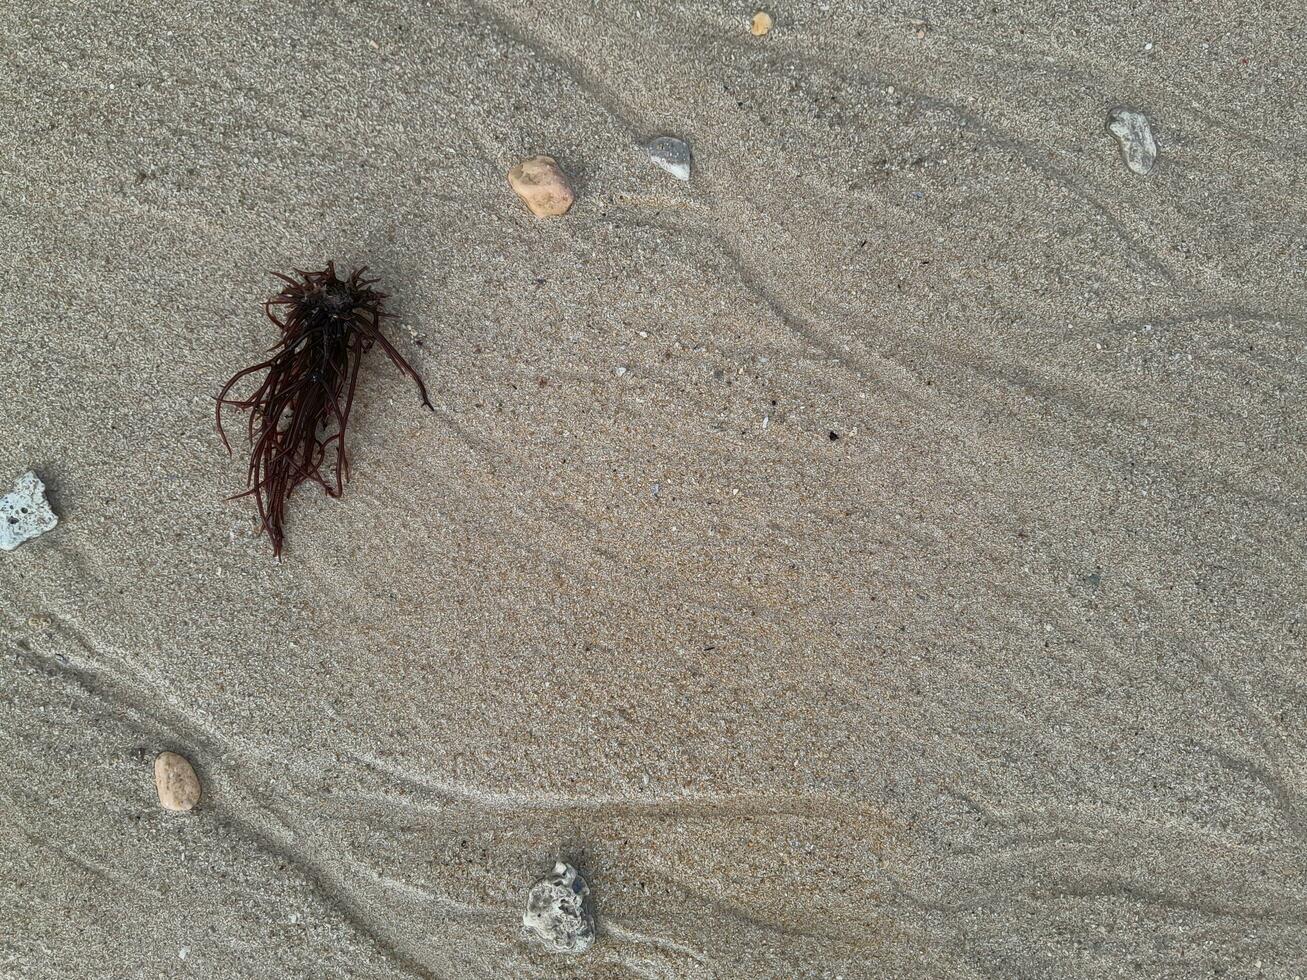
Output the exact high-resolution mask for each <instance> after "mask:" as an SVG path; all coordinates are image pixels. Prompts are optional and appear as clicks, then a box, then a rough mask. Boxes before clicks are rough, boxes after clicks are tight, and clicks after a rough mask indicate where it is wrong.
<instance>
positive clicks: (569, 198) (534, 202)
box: [508, 155, 576, 218]
mask: <svg viewBox="0 0 1307 980" xmlns="http://www.w3.org/2000/svg"><path fill="white" fill-rule="evenodd" d="M508 183H509V184H510V185H511V186H512V188H513V190H515V191H516V192H517V196H518V197H520V198H521V199H522V200H523V201H525V202H526V206H527V207H528V208H530V209H531V213H532V214H534V215H535V216H536V217H537V218H556V217H558V216H559V215H561V214H567V209H568V208H570V207H571V206H572V202H573V201H575V200H576V195H575V194H574V193H572V186H571V185H570V184H569V183H568V182H567V175H566V174H565V173H563V170H562V168H561V167H559V166H558V161H557V160H555V159H554V158H553V157H550V156H544V155H541V156H535V157H528V158H527V159H526V160H523V161H522V162H521V163H519V164H518V165H517V166H516V167H514V168H513V169H512V170H510V171H509V172H508Z"/></svg>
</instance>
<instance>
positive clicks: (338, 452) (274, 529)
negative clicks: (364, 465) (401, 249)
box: [214, 262, 435, 556]
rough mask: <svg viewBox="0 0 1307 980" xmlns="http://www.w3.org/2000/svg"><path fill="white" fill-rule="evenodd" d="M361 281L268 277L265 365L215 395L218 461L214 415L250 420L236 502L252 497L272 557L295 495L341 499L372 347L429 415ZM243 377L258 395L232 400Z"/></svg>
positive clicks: (306, 275)
mask: <svg viewBox="0 0 1307 980" xmlns="http://www.w3.org/2000/svg"><path fill="white" fill-rule="evenodd" d="M365 272H367V267H366V266H365V267H363V268H362V269H355V270H354V272H353V273H352V274H351V275H350V276H349V278H348V279H342V278H340V277H339V276H337V275H336V264H335V263H334V262H328V263H327V267H326V268H325V269H322V270H321V271H318V272H305V271H304V270H302V269H296V270H294V273H295V274H294V276H288V275H283V274H282V273H280V272H274V273H273V275H274V276H276V277H277V279H278V280H280V282H282V283H284V285H283V286H282V287H281V292H279V293H277V295H276V296H273V297H272V298H271V299H269V300H267V301H266V302H265V303H264V304H263V310H264V313H265V314H266V315H267V317H268V319H269V320H271V321H272V322H273V323H274V324H276V325H277V328H278V329H279V330H280V331H281V340H280V341H279V342H278V343H277V344H276V345H275V346H273V347H272V348H271V351H270V352H271V356H270V357H269V358H268V359H267V360H265V361H260V362H259V363H258V364H255V365H252V366H251V367H247V368H243V369H242V370H240V371H237V372H236V373H235V374H233V375H232V376H231V378H230V379H228V381H227V383H226V384H225V385H223V386H222V390H221V391H219V392H218V395H217V399H216V404H215V406H214V416H215V422H216V424H217V428H218V436H219V437H220V438H221V439H222V444H223V446H225V447H226V449H227V452H228V453H230V452H231V443H229V442H228V441H227V433H226V432H224V431H223V427H222V412H223V409H224V408H236V409H239V410H241V411H243V412H249V413H250V417H249V421H248V424H247V425H246V426H245V429H246V431H247V432H248V433H249V437H250V442H251V445H250V464H249V467H248V469H247V470H246V479H247V481H248V486H247V487H246V489H245V491H244V492H243V493H238V494H236V496H237V497H247V496H252V497H254V503H255V506H256V508H257V510H258V512H259V520H260V526H259V530H260V531H266V532H267V534H268V538H269V540H271V542H272V553H273V554H274V555H276V556H280V555H281V549H282V546H283V545H284V544H285V542H286V506H287V501H288V500H289V499H290V496H291V494H292V493H293V492H294V491H295V488H296V487H298V486H300V484H303V483H316V484H318V486H320V487H322V489H323V490H324V491H325V492H326V494H327V496H329V497H339V496H340V495H341V494H342V493H344V491H345V481H346V480H348V479H349V455H348V454H347V452H346V449H345V429H346V426H347V425H348V423H349V416H350V408H351V407H352V406H353V404H354V390H355V382H356V381H357V380H358V372H359V363H360V361H361V359H362V357H363V355H364V354H365V353H366V352H367V351H368V350H370V349H371V348H372V347H373V346H374V345H375V346H377V347H380V348H381V349H382V350H383V351H384V352H385V354H386V356H387V357H389V358H390V361H391V363H392V364H394V365H395V367H397V368H398V369H399V370H400V371H401V372H403V373H404V374H406V375H407V376H408V377H409V379H410V380H411V381H412V382H413V384H414V385H415V386H416V387H417V391H418V396H419V397H420V398H421V399H422V404H423V405H425V406H426V407H427V408H428V409H429V410H430V411H432V412H434V411H435V409H434V408H432V405H431V399H430V398H428V397H427V389H426V386H425V385H424V384H423V383H422V378H421V376H419V375H418V373H417V371H416V370H414V368H413V366H412V365H410V364H409V363H408V361H406V360H404V358H403V356H402V355H401V354H400V353H399V351H398V350H397V349H396V348H395V346H394V345H393V344H392V343H391V342H390V341H389V340H388V339H387V338H386V335H385V334H384V333H383V332H382V329H381V321H382V319H383V318H385V317H387V316H388V315H389V314H387V313H386V307H385V301H386V299H387V294H386V293H383V292H381V291H380V290H377V289H373V288H372V287H373V286H374V285H375V284H376V283H377V280H376V279H371V278H367V277H366V276H365V275H364V273H365ZM251 375H254V376H259V375H262V378H263V380H262V382H261V383H260V384H259V386H258V387H257V388H255V389H254V390H253V391H252V392H251V393H249V394H248V395H245V396H243V397H241V396H237V395H233V394H232V389H233V388H235V387H236V386H237V385H238V384H241V383H242V382H243V381H244V379H245V378H247V377H249V376H251Z"/></svg>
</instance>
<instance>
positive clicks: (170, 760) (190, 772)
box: [154, 752, 200, 812]
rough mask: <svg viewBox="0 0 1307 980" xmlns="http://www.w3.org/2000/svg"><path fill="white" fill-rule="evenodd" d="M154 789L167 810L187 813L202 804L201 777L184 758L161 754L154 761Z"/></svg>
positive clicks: (171, 754)
mask: <svg viewBox="0 0 1307 980" xmlns="http://www.w3.org/2000/svg"><path fill="white" fill-rule="evenodd" d="M154 788H155V789H156V790H158V791H159V804H160V806H162V807H163V808H164V809H166V810H177V811H179V812H185V811H186V810H193V809H194V808H195V804H197V803H199V802H200V777H199V776H197V775H195V770H194V769H193V768H192V767H191V764H190V762H188V761H187V760H186V758H185V757H184V756H180V755H178V754H177V753H176V752H160V753H159V755H158V756H157V757H155V760H154Z"/></svg>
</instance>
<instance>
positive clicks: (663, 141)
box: [648, 136, 690, 180]
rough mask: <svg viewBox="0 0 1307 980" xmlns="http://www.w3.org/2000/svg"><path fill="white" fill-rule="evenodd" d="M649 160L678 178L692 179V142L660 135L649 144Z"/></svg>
mask: <svg viewBox="0 0 1307 980" xmlns="http://www.w3.org/2000/svg"><path fill="white" fill-rule="evenodd" d="M648 150H649V160H650V161H651V162H652V163H654V164H655V165H657V166H659V167H662V168H663V169H664V170H666V171H667V172H668V173H669V174H671V175H672V176H673V177H675V178H676V179H677V180H689V179H690V144H689V143H687V142H685V141H684V140H678V139H677V138H676V137H675V136H659V137H658V138H657V139H656V140H654V141H653V142H652V143H650V144H649V146H648Z"/></svg>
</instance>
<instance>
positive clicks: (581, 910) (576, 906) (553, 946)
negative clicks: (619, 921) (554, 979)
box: [522, 861, 595, 953]
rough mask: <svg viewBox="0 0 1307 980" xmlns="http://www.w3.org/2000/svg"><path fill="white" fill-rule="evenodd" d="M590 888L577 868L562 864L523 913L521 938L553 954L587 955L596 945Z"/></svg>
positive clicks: (536, 887) (536, 890) (543, 880)
mask: <svg viewBox="0 0 1307 980" xmlns="http://www.w3.org/2000/svg"><path fill="white" fill-rule="evenodd" d="M589 895H590V886H589V885H587V884H586V883H585V879H584V878H582V877H581V876H580V875H579V874H578V873H577V870H576V868H574V867H572V866H571V865H570V864H565V863H563V862H562V861H559V862H558V863H557V864H555V865H554V870H553V871H551V872H550V873H549V874H547V875H545V876H544V877H543V878H541V879H540V880H539V881H537V882H536V883H535V884H534V885H532V886H531V891H530V892H529V893H528V895H527V898H526V911H525V912H523V913H522V935H523V937H524V938H526V939H527V940H529V941H531V942H535V943H538V944H539V945H541V946H543V947H544V948H545V949H547V950H549V952H551V953H584V952H585V951H586V950H588V949H589V948H590V947H591V946H593V945H594V941H595V926H594V917H593V916H592V915H591V914H590V909H589V906H588V903H587V902H586V899H587V897H588V896H589Z"/></svg>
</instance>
